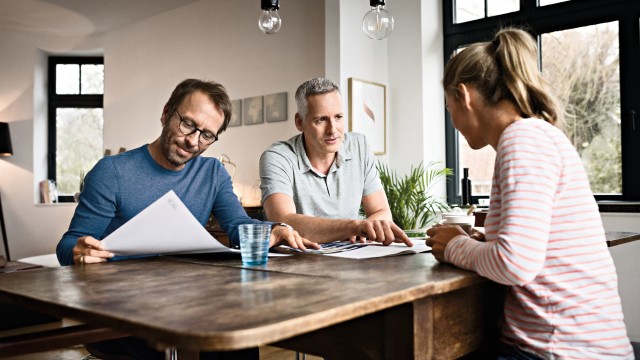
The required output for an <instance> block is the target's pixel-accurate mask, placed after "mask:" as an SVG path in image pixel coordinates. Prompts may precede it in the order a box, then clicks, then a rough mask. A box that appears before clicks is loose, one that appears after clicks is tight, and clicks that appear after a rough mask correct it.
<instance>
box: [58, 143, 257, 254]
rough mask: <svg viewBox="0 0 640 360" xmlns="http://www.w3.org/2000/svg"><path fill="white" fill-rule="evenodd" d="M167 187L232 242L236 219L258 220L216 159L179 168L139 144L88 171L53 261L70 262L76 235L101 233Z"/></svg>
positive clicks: (235, 235)
mask: <svg viewBox="0 0 640 360" xmlns="http://www.w3.org/2000/svg"><path fill="white" fill-rule="evenodd" d="M169 190H173V191H174V192H175V193H176V194H177V195H178V197H179V198H180V199H181V200H182V202H184V204H185V205H186V206H187V208H188V209H189V210H190V211H191V213H192V214H193V216H195V218H196V219H198V221H199V222H200V223H201V224H202V225H205V224H206V223H207V221H208V219H209V215H210V214H211V213H212V212H213V215H214V216H215V217H216V219H217V220H218V222H219V223H220V225H221V226H222V228H223V229H224V230H225V232H226V233H227V234H228V235H229V239H230V241H231V243H232V244H233V246H237V245H238V243H239V238H238V225H240V224H248V223H259V221H257V220H254V219H251V218H249V217H248V216H247V213H246V212H245V211H244V209H243V208H242V206H241V205H240V202H239V201H238V198H237V196H236V195H235V194H234V193H233V187H232V185H231V178H230V177H229V174H228V173H227V171H226V170H225V168H224V167H223V166H222V164H221V163H220V161H218V160H216V159H214V158H206V157H202V156H199V157H197V158H195V159H193V160H191V161H189V162H187V163H186V164H185V167H184V168H183V169H182V170H179V171H174V170H168V169H165V168H163V167H161V166H160V165H158V164H157V163H156V162H155V161H154V160H153V158H152V157H151V154H150V153H149V150H148V147H147V145H144V146H142V147H139V148H137V149H134V150H131V151H127V152H124V153H121V154H118V155H114V156H108V157H105V158H103V159H101V160H100V161H98V163H97V164H96V166H95V167H94V168H93V169H92V170H91V171H90V172H89V173H88V174H87V177H86V180H85V186H84V189H83V191H82V194H81V196H80V202H79V204H78V207H77V208H76V211H75V213H74V215H73V219H72V220H71V224H70V226H69V230H67V232H66V233H65V234H64V235H63V237H62V239H61V240H60V242H59V243H58V246H57V249H56V253H57V255H58V261H59V262H60V264H62V265H72V264H73V252H72V249H73V247H74V246H75V244H76V242H77V240H78V237H80V236H87V235H90V236H93V237H94V238H96V239H100V240H101V239H104V238H105V237H106V236H107V235H109V234H111V233H112V232H113V231H115V230H116V229H117V228H119V227H120V226H122V225H123V224H124V223H126V222H127V221H128V220H129V219H131V218H133V217H134V216H136V215H137V214H138V213H139V212H141V211H142V210H144V209H145V208H146V207H147V206H148V205H150V204H151V203H153V202H154V201H156V200H158V199H159V198H160V197H161V196H162V195H164V194H166V193H167V192H168V191H169ZM120 258H122V257H120ZM114 259H115V258H114Z"/></svg>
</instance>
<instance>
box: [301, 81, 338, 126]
mask: <svg viewBox="0 0 640 360" xmlns="http://www.w3.org/2000/svg"><path fill="white" fill-rule="evenodd" d="M334 91H337V92H338V93H340V88H339V87H338V85H336V84H335V83H334V82H333V81H331V80H329V79H325V78H315V79H311V80H307V81H305V82H303V83H302V85H300V86H298V90H296V104H297V105H298V113H300V117H302V118H303V119H304V118H305V117H306V116H307V112H308V111H309V108H308V103H307V98H308V97H309V96H312V95H319V94H328V93H331V92H334Z"/></svg>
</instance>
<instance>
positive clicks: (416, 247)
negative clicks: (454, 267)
mask: <svg viewBox="0 0 640 360" xmlns="http://www.w3.org/2000/svg"><path fill="white" fill-rule="evenodd" d="M411 242H413V246H412V247H408V246H407V245H405V244H403V243H392V244H390V245H389V246H383V245H380V244H376V243H366V244H363V243H356V244H352V243H350V242H348V241H335V242H331V243H326V244H321V245H320V246H321V248H320V249H318V250H315V249H307V250H306V251H304V253H305V254H319V255H326V256H334V257H341V258H348V259H369V258H375V257H384V256H394V255H405V254H418V253H421V252H429V251H431V247H430V246H427V245H426V244H425V240H424V238H422V239H411ZM282 247H285V248H288V247H287V246H282ZM292 250H293V249H292Z"/></svg>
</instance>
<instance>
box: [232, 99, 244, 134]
mask: <svg viewBox="0 0 640 360" xmlns="http://www.w3.org/2000/svg"><path fill="white" fill-rule="evenodd" d="M231 106H232V109H231V121H229V127H234V126H240V125H242V99H238V100H231Z"/></svg>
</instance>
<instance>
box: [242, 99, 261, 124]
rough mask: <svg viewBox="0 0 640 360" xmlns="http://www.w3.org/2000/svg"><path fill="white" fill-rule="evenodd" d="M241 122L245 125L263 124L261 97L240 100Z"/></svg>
mask: <svg viewBox="0 0 640 360" xmlns="http://www.w3.org/2000/svg"><path fill="white" fill-rule="evenodd" d="M242 122H243V123H244V124H245V125H255V124H262V123H263V122H264V108H263V103H262V96H254V97H250V98H245V99H243V100H242Z"/></svg>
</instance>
